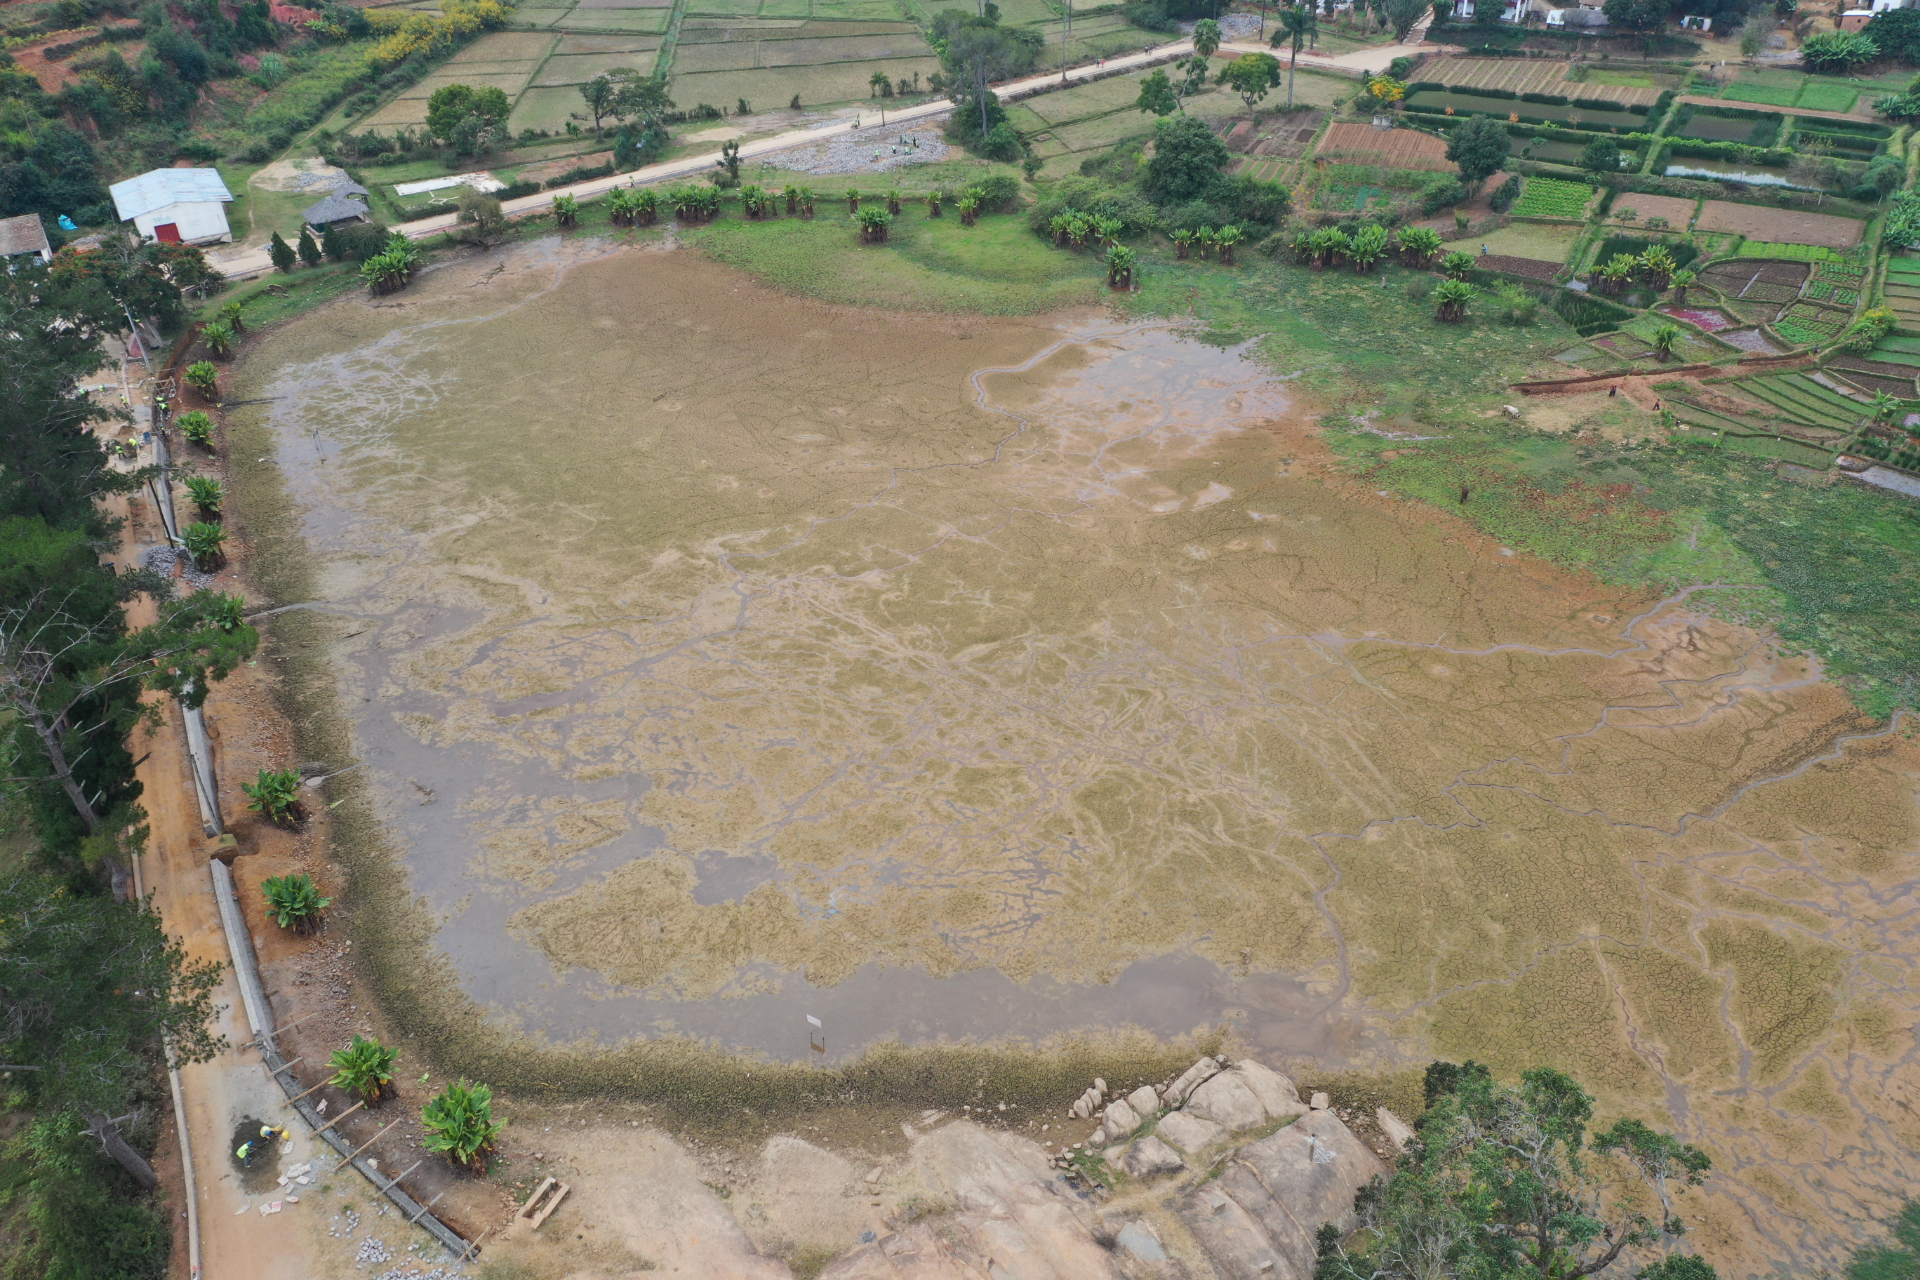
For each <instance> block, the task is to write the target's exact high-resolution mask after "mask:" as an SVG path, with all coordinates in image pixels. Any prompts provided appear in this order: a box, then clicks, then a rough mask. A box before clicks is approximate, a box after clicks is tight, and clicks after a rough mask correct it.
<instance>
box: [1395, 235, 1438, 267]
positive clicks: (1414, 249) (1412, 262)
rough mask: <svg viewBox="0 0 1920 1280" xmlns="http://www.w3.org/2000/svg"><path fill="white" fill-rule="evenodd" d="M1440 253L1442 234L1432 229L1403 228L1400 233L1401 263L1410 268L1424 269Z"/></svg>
mask: <svg viewBox="0 0 1920 1280" xmlns="http://www.w3.org/2000/svg"><path fill="white" fill-rule="evenodd" d="M1439 252H1440V233H1439V232H1438V231H1435V230H1434V229H1433V228H1432V227H1403V228H1402V229H1401V231H1400V261H1401V262H1402V263H1404V264H1405V265H1407V266H1409V267H1416V268H1417V267H1424V266H1426V265H1427V264H1428V263H1429V262H1432V261H1433V255H1435V254H1436V253H1439Z"/></svg>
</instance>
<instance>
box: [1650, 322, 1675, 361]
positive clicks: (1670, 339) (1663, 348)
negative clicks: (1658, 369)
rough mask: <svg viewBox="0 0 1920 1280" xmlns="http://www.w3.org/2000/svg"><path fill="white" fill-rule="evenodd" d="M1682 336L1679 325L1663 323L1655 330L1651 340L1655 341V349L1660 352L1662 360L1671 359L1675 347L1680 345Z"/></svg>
mask: <svg viewBox="0 0 1920 1280" xmlns="http://www.w3.org/2000/svg"><path fill="white" fill-rule="evenodd" d="M1681 337H1682V334H1681V332H1680V326H1679V325H1677V324H1663V325H1661V326H1660V327H1659V328H1658V329H1655V330H1654V331H1653V337H1652V339H1650V341H1652V343H1653V349H1654V350H1655V351H1658V352H1659V353H1660V358H1661V359H1662V360H1671V359H1672V358H1673V349H1674V348H1675V347H1677V346H1679V345H1680V339H1681Z"/></svg>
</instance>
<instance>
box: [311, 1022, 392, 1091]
mask: <svg viewBox="0 0 1920 1280" xmlns="http://www.w3.org/2000/svg"><path fill="white" fill-rule="evenodd" d="M399 1056H400V1051H399V1050H398V1049H390V1048H388V1047H387V1046H386V1045H384V1044H381V1043H380V1042H379V1041H378V1040H374V1039H370V1038H369V1037H367V1036H362V1035H355V1036H354V1037H353V1043H352V1044H350V1045H348V1046H347V1047H346V1048H344V1049H335V1050H334V1051H333V1056H332V1057H331V1058H329V1059H328V1060H327V1065H328V1066H330V1067H332V1068H333V1078H332V1079H330V1080H329V1081H327V1083H328V1084H331V1085H333V1086H334V1087H335V1088H338V1089H345V1090H346V1091H347V1092H348V1093H351V1094H353V1095H354V1096H356V1097H358V1098H359V1099H360V1101H362V1102H364V1103H366V1104H367V1105H368V1106H370V1107H377V1106H379V1105H380V1102H381V1100H382V1099H383V1098H385V1097H386V1096H387V1094H388V1093H390V1092H392V1086H393V1064H394V1060H395V1059H396V1058H398V1057H399Z"/></svg>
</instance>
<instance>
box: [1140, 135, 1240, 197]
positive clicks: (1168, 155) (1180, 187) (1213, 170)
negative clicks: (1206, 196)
mask: <svg viewBox="0 0 1920 1280" xmlns="http://www.w3.org/2000/svg"><path fill="white" fill-rule="evenodd" d="M1226 162H1227V147H1226V144H1225V143H1223V142H1221V141H1220V139H1219V138H1218V137H1216V136H1215V135H1214V132H1213V130H1212V129H1210V128H1208V127H1207V124H1206V122H1205V121H1204V120H1197V119H1195V118H1194V117H1192V116H1187V115H1183V116H1176V117H1174V118H1172V119H1163V120H1160V121H1158V122H1156V123H1155V125H1154V126H1153V158H1152V159H1151V160H1149V161H1147V177H1146V188H1147V194H1148V195H1150V196H1151V197H1152V198H1153V199H1154V200H1156V201H1159V202H1160V203H1162V204H1173V203H1178V202H1179V201H1182V200H1191V199H1193V198H1194V197H1196V196H1199V195H1201V194H1203V193H1204V192H1205V191H1206V190H1207V189H1208V188H1209V187H1211V186H1212V185H1213V183H1214V180H1215V179H1216V178H1217V177H1219V175H1220V166H1221V165H1223V164H1225V163H1226Z"/></svg>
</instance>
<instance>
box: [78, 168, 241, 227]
mask: <svg viewBox="0 0 1920 1280" xmlns="http://www.w3.org/2000/svg"><path fill="white" fill-rule="evenodd" d="M107 191H108V193H109V194H111V195H112V196H113V207H114V210H115V211H116V212H117V213H118V214H119V215H120V220H121V221H122V222H131V223H132V224H133V226H134V230H136V231H138V232H139V233H140V237H141V238H142V239H150V240H160V241H164V242H167V243H171V244H212V243H214V242H215V241H219V240H231V239H233V232H232V230H230V229H229V228H228V226H227V210H226V204H227V202H228V201H230V200H232V199H233V193H232V192H231V191H228V190H227V184H226V183H224V182H222V181H221V180H220V171H219V170H218V169H155V170H153V171H152V172H151V173H143V174H141V175H140V176H139V177H137V178H128V179H127V180H126V181H125V182H116V183H114V184H113V185H112V186H111V187H108V188H107Z"/></svg>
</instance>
